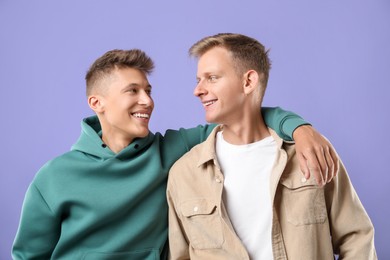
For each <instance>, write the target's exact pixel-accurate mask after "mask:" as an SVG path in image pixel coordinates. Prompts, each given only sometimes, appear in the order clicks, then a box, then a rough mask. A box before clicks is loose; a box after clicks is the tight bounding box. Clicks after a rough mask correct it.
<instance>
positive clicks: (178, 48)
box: [0, 0, 390, 259]
mask: <svg viewBox="0 0 390 260" xmlns="http://www.w3.org/2000/svg"><path fill="white" fill-rule="evenodd" d="M219 32H237V33H243V34H247V35H249V36H252V37H254V38H257V39H258V40H259V41H261V42H262V43H263V44H264V45H265V46H267V47H268V48H270V49H271V52H270V57H271V59H272V61H273V68H272V70H271V74H270V81H269V85H268V90H267V93H266V98H265V100H264V105H265V106H281V107H283V108H285V109H288V110H292V111H294V112H296V113H298V114H300V115H301V116H303V117H304V118H305V119H306V120H307V121H309V122H311V123H312V124H313V126H314V127H315V128H316V129H318V130H319V131H320V132H321V133H323V134H324V135H325V136H327V137H328V138H329V139H330V140H331V141H332V143H333V145H334V146H335V147H336V149H337V151H338V153H339V155H340V156H341V158H342V160H343V162H344V164H345V165H346V167H347V169H348V171H349V174H350V178H351V179H352V182H353V184H354V187H355V189H356V190H357V192H358V194H359V196H360V199H361V201H362V202H363V204H364V205H365V208H366V210H367V212H368V213H369V215H370V217H371V220H372V222H373V223H374V226H375V228H376V236H375V239H376V240H375V243H376V248H377V252H378V257H379V259H390V247H389V246H388V243H389V242H388V241H390V227H389V226H390V225H389V224H388V220H387V217H388V216H389V215H390V206H389V200H390V191H389V186H390V176H389V171H388V162H389V161H390V152H389V151H388V147H389V146H390V141H389V138H388V133H387V131H388V129H389V122H388V121H389V115H388V114H389V113H388V112H389V108H388V100H389V97H390V91H389V87H390V85H389V81H390V1H388V0H367V1H365V0H345V1H339V0H327V1H309V0H295V1H287V0H279V1H265V0H264V1H260V0H257V1H255V0H241V1H232V0H224V1H222V0H215V1H212V0H211V1H210V0H208V1H206V0H198V1H179V0H166V1H129V0H127V1H126V0H116V1H96V0H83V1H76V0H67V1H49V0H34V1H27V0H25V1H21V0H0V88H1V91H0V100H1V102H0V116H1V121H0V125H1V127H0V137H1V140H2V141H1V144H2V145H3V146H2V149H1V151H0V153H1V154H0V155H1V156H0V163H1V168H0V207H1V214H0V259H10V250H11V245H12V241H13V239H14V236H15V232H16V229H17V226H18V222H19V214H20V209H21V206H22V201H23V197H24V193H25V191H26V189H27V186H28V184H29V183H30V182H31V180H32V178H33V176H34V175H35V173H36V172H37V170H38V169H39V168H40V167H41V166H42V165H43V164H44V163H45V162H46V161H48V160H49V159H51V158H53V157H55V156H58V155H60V154H62V153H64V152H66V151H67V150H69V148H70V146H71V145H72V144H73V143H74V142H75V141H76V139H77V138H78V136H79V133H80V120H81V119H82V118H83V117H86V116H89V115H91V114H92V111H90V109H89V108H88V106H87V102H86V97H85V86H84V75H85V72H86V70H87V69H88V67H89V65H90V64H91V63H92V62H93V61H94V60H95V59H96V58H97V57H99V56H100V55H102V54H103V53H104V52H106V51H107V50H110V49H114V48H122V49H129V48H141V49H143V50H145V51H146V52H147V53H148V54H149V55H150V56H151V57H152V58H153V59H154V60H155V63H156V70H155V72H154V73H153V75H152V76H151V77H150V82H151V84H152V85H153V97H154V99H155V104H156V108H155V111H154V113H153V116H152V123H151V126H150V128H151V130H152V131H153V132H156V131H164V130H166V129H168V128H173V129H176V128H179V127H191V126H194V125H197V124H203V123H205V121H204V116H203V110H202V108H201V106H200V104H199V102H198V100H197V99H196V98H194V97H193V95H192V90H193V87H194V86H195V82H196V80H195V72H196V63H195V61H194V60H191V59H190V58H188V55H187V50H188V48H189V47H190V46H191V45H192V44H193V43H194V42H195V41H197V40H199V39H200V38H202V37H204V36H208V35H211V34H215V33H219Z"/></svg>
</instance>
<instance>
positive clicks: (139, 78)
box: [110, 68, 149, 84]
mask: <svg viewBox="0 0 390 260" xmlns="http://www.w3.org/2000/svg"><path fill="white" fill-rule="evenodd" d="M110 77H112V79H113V80H114V81H116V82H118V81H126V82H131V83H137V84H149V82H148V78H147V76H146V74H145V73H144V72H143V71H140V70H138V69H134V68H116V69H114V70H113V71H112V72H111V75H110Z"/></svg>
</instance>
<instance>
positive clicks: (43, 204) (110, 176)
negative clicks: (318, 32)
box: [12, 50, 338, 260]
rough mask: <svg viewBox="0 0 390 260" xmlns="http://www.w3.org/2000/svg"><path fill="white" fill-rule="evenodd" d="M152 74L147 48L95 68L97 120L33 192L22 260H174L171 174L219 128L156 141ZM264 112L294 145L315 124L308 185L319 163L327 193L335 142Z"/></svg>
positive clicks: (91, 85) (287, 115) (285, 115)
mask: <svg viewBox="0 0 390 260" xmlns="http://www.w3.org/2000/svg"><path fill="white" fill-rule="evenodd" d="M153 68H154V64H153V61H152V60H151V59H150V58H149V57H148V56H147V55H146V54H145V53H144V52H142V51H140V50H112V51H109V52H107V53H105V54H104V55H103V56H102V57H100V58H99V59H97V60H96V61H95V62H94V63H93V64H92V66H91V68H90V69H89V71H88V73H87V75H86V83H87V96H88V104H89V106H90V107H91V109H92V110H93V111H94V112H95V113H96V115H97V116H92V117H89V118H86V119H84V120H83V121H82V123H81V127H82V133H81V136H80V138H79V140H78V141H77V142H76V144H75V145H74V146H73V147H72V149H71V151H69V152H67V153H65V154H63V155H61V156H59V157H57V158H55V159H53V160H51V161H49V162H48V163H46V164H45V165H44V166H43V167H42V168H41V169H40V170H39V172H38V173H37V175H36V176H35V178H34V180H33V181H32V183H31V185H30V186H29V188H28V191H27V193H26V197H25V201H24V204H23V209H22V214H21V220H20V225H19V229H18V232H17V234H16V238H15V241H14V245H13V249H12V256H13V258H14V259H72V260H73V259H143V260H145V259H165V258H166V256H167V234H168V233H167V229H168V226H167V203H166V199H165V190H166V182H167V173H168V171H169V169H170V167H171V166H172V164H173V163H174V162H175V161H176V160H177V159H178V158H179V157H180V156H182V155H183V154H184V153H185V152H187V151H189V149H191V148H192V147H193V146H194V145H196V144H198V143H200V142H203V141H204V140H205V139H206V137H207V136H208V135H209V133H210V132H211V130H212V129H213V128H214V125H206V126H198V127H196V128H192V129H180V130H168V131H166V133H165V134H164V135H162V134H160V133H156V134H153V133H151V132H150V131H149V128H148V125H149V120H150V118H151V115H152V111H153V108H154V104H153V99H152V98H151V90H152V86H151V85H150V83H149V81H148V78H147V75H149V73H150V72H151V71H152V69H153ZM262 113H263V116H264V118H265V121H266V123H267V125H268V126H270V127H272V128H273V129H275V131H276V132H277V133H278V134H279V135H280V136H281V137H283V138H284V139H287V140H291V139H292V133H293V131H294V130H295V129H296V128H297V127H299V126H301V125H305V124H306V126H302V127H299V128H298V130H296V131H294V137H295V141H296V142H297V146H299V147H301V150H300V151H298V152H299V153H300V156H301V167H302V171H303V172H304V174H305V176H306V177H307V178H308V176H309V169H308V167H307V166H306V165H307V164H308V165H310V166H311V169H310V170H312V172H311V173H312V174H315V176H316V177H317V180H318V182H319V184H320V185H323V184H324V183H325V182H326V181H328V180H330V179H331V178H332V177H333V173H334V172H335V170H337V169H334V168H335V167H334V165H338V159H337V156H336V155H335V153H334V151H333V147H332V146H331V145H330V144H329V142H327V141H326V140H325V139H323V138H322V137H321V136H320V135H319V134H318V133H317V132H316V131H315V130H313V129H312V128H311V127H310V126H307V123H306V122H305V121H303V119H302V118H300V117H299V116H297V115H295V114H293V113H291V112H286V111H283V110H281V109H279V108H267V109H263V110H262ZM305 158H306V159H307V161H306V159H305ZM317 158H318V159H317ZM328 169H329V171H328Z"/></svg>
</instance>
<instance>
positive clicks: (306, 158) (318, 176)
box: [298, 150, 327, 187]
mask: <svg viewBox="0 0 390 260" xmlns="http://www.w3.org/2000/svg"><path fill="white" fill-rule="evenodd" d="M319 157H321V156H319ZM298 159H299V165H300V168H301V171H302V173H303V174H304V176H305V178H306V179H309V178H310V176H313V177H314V179H315V180H316V182H317V184H318V185H319V186H320V187H322V186H323V185H324V184H325V183H326V180H327V176H326V175H327V169H326V167H324V168H325V169H326V171H323V170H322V168H321V166H320V162H319V161H320V160H319V159H318V156H317V154H316V152H315V151H314V150H309V151H306V153H303V154H298ZM322 160H324V159H323V156H322Z"/></svg>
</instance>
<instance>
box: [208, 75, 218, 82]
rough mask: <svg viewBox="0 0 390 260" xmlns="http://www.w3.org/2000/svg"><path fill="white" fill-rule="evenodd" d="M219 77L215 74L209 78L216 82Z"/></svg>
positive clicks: (210, 80)
mask: <svg viewBox="0 0 390 260" xmlns="http://www.w3.org/2000/svg"><path fill="white" fill-rule="evenodd" d="M217 79H218V77H217V76H215V75H210V76H209V78H208V80H209V82H216V81H217Z"/></svg>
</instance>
